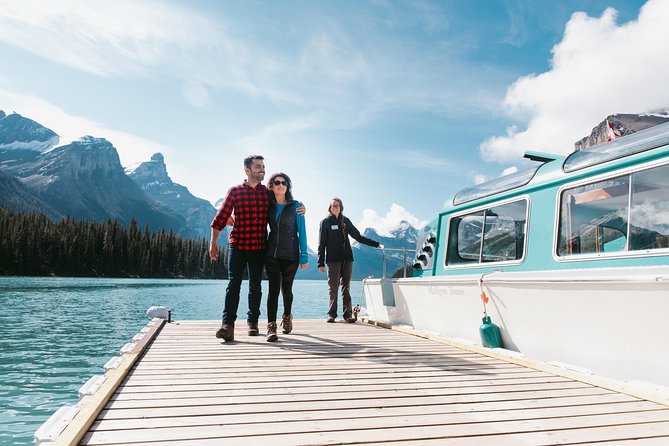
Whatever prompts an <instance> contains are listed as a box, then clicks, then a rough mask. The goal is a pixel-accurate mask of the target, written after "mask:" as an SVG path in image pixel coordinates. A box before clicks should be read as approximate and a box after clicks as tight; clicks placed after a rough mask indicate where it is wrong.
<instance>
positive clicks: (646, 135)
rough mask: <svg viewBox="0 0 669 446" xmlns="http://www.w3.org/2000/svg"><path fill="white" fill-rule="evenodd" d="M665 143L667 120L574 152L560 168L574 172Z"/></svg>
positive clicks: (668, 138)
mask: <svg viewBox="0 0 669 446" xmlns="http://www.w3.org/2000/svg"><path fill="white" fill-rule="evenodd" d="M667 144H669V122H668V123H665V124H660V125H656V126H654V127H650V128H648V129H645V130H641V131H639V132H636V133H632V134H631V135H626V136H623V137H621V138H616V139H614V140H613V141H610V142H606V143H603V144H599V145H596V146H594V147H590V148H588V149H585V150H581V151H579V152H574V153H572V154H571V155H569V156H568V157H567V159H566V160H565V161H564V164H563V165H562V170H563V171H564V172H567V173H568V172H574V171H576V170H579V169H585V168H586V167H591V166H595V165H597V164H601V163H605V162H607V161H611V160H615V159H618V158H623V157H625V156H629V155H633V154H635V153H640V152H644V151H646V150H650V149H655V148H657V147H661V146H664V145H667Z"/></svg>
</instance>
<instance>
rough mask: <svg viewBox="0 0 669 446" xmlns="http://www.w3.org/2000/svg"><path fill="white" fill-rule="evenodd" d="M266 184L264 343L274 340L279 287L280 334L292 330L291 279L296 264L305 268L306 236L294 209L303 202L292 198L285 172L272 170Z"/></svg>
mask: <svg viewBox="0 0 669 446" xmlns="http://www.w3.org/2000/svg"><path fill="white" fill-rule="evenodd" d="M267 185H268V187H269V191H270V192H269V211H268V215H267V222H268V223H269V236H268V238H267V246H266V248H265V270H266V271H267V278H268V279H269V292H268V293H267V342H274V341H276V340H277V339H279V337H278V336H277V334H276V330H277V327H276V313H277V310H278V306H279V290H280V291H281V294H282V295H283V317H282V318H281V325H282V326H283V333H284V334H288V333H290V332H291V331H292V329H293V316H292V314H291V310H292V306H293V280H294V279H295V273H296V272H297V267H298V264H299V265H300V266H301V268H302V269H305V268H306V267H307V266H308V265H309V264H308V256H307V235H306V229H305V223H304V215H300V214H298V213H297V212H296V211H295V210H296V209H297V208H298V207H300V206H301V205H302V204H301V203H300V202H299V201H295V200H293V194H292V192H291V189H292V187H291V182H290V178H288V175H286V174H285V173H275V174H273V175H272V176H271V177H270V178H269V181H268V182H267Z"/></svg>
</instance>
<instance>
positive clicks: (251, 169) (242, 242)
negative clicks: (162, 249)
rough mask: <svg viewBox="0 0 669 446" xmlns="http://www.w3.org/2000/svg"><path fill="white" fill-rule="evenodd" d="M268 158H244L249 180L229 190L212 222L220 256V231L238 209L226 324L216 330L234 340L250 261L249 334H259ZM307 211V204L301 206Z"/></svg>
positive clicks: (212, 249)
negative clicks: (244, 276) (266, 165)
mask: <svg viewBox="0 0 669 446" xmlns="http://www.w3.org/2000/svg"><path fill="white" fill-rule="evenodd" d="M263 160H264V158H263V157H262V156H260V155H251V156H248V157H246V158H245V159H244V172H245V173H246V180H245V181H244V182H243V183H242V184H239V185H237V186H233V187H231V188H230V190H228V194H227V195H226V197H225V200H224V201H223V204H222V205H221V208H220V209H219V211H218V213H217V214H216V217H214V220H213V221H212V222H211V242H210V244H209V256H210V257H211V259H212V260H216V259H217V258H218V245H217V243H216V240H217V239H218V235H219V234H220V233H221V231H222V230H223V229H224V228H225V226H226V225H227V223H228V219H230V218H231V216H232V214H233V213H234V226H233V227H232V232H231V233H230V239H229V247H228V280H229V282H228V286H227V288H226V290H225V307H224V309H223V324H222V326H221V328H220V329H219V330H218V331H217V332H216V337H217V338H222V339H223V340H225V341H232V340H234V338H235V320H236V319H237V308H238V307H239V290H240V288H241V285H242V274H243V273H244V270H245V269H246V266H247V265H248V270H249V312H248V318H247V323H248V327H249V331H248V333H249V336H257V335H258V317H259V316H260V300H261V297H262V290H261V287H260V282H261V280H262V269H263V254H264V250H265V242H266V241H267V211H268V209H269V192H268V189H267V188H266V187H265V186H263V185H262V184H261V183H262V180H263V179H264V178H265V164H264V162H263ZM298 212H300V213H301V214H303V213H304V207H303V206H302V207H301V208H300V209H298Z"/></svg>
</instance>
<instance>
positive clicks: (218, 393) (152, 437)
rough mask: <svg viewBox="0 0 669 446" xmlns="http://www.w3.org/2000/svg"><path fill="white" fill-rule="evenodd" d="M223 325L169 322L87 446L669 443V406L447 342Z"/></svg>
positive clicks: (320, 325)
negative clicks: (231, 329) (232, 334)
mask: <svg viewBox="0 0 669 446" xmlns="http://www.w3.org/2000/svg"><path fill="white" fill-rule="evenodd" d="M218 325H219V324H218V323H217V322H214V321H183V322H176V323H170V324H165V325H164V326H163V327H162V329H161V331H160V333H158V335H157V336H156V337H155V338H154V339H153V342H152V343H150V344H148V343H147V344H148V346H147V348H146V349H145V351H144V354H143V356H141V357H140V358H138V361H137V362H136V363H135V364H134V366H133V367H132V368H131V369H130V370H129V373H128V374H127V376H126V377H125V379H124V380H123V382H122V384H121V385H120V387H118V389H117V390H116V391H115V393H113V396H112V397H111V399H110V400H109V401H108V402H106V404H105V405H104V408H103V410H101V411H100V412H99V413H98V414H97V416H95V417H94V418H95V421H94V422H93V423H92V424H91V425H90V427H89V428H88V430H87V431H86V430H85V429H84V431H83V432H82V434H83V438H82V437H81V435H80V436H79V438H80V439H81V444H88V445H107V444H110V445H111V444H142V445H153V444H156V445H157V444H161V445H186V444H188V445H221V444H224V445H237V444H239V445H313V444H318V445H320V444H375V443H393V444H435V445H477V446H478V445H496V446H499V445H553V444H592V443H606V444H611V445H622V444H635V445H637V444H643V445H646V444H648V445H667V444H669V407H667V406H666V405H662V404H658V403H657V402H651V401H646V400H642V399H640V398H637V397H634V396H630V395H627V394H623V393H619V392H615V391H612V390H608V389H606V388H602V387H598V386H594V385H592V384H588V383H585V382H581V381H577V380H574V379H570V378H567V377H565V376H558V375H556V374H553V373H548V372H546V371H542V370H537V369H532V368H528V367H523V366H521V365H518V364H514V363H511V362H508V361H504V360H502V359H499V358H495V357H490V356H485V355H483V354H480V353H476V352H472V351H467V350H463V349H459V348H455V347H453V346H450V345H446V344H445V343H442V342H437V341H435V340H430V339H424V338H420V337H417V336H411V335H409V334H406V333H401V332H398V331H394V330H388V329H385V328H380V327H378V326H374V325H370V324H365V323H361V322H359V323H357V324H346V323H335V324H327V323H325V321H320V320H319V321H314V320H309V321H301V320H300V321H296V322H295V328H294V332H293V333H292V334H290V335H282V334H281V332H279V341H278V342H276V343H268V342H266V341H265V337H264V336H258V337H249V336H247V334H246V330H245V328H246V323H245V322H244V321H239V322H238V323H237V332H236V340H235V342H233V343H223V342H222V341H221V340H220V339H216V338H215V337H214V332H215V331H216V329H217V328H218ZM264 328H265V327H264V324H261V332H263V331H264ZM103 404H104V402H103ZM101 407H102V406H101ZM88 424H90V423H88Z"/></svg>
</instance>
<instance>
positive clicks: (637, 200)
mask: <svg viewBox="0 0 669 446" xmlns="http://www.w3.org/2000/svg"><path fill="white" fill-rule="evenodd" d="M668 197H669V166H662V167H657V168H655V169H649V170H646V171H643V172H639V173H636V174H634V175H633V176H632V212H631V217H630V249H632V250H639V249H659V248H667V247H669V198H668Z"/></svg>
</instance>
